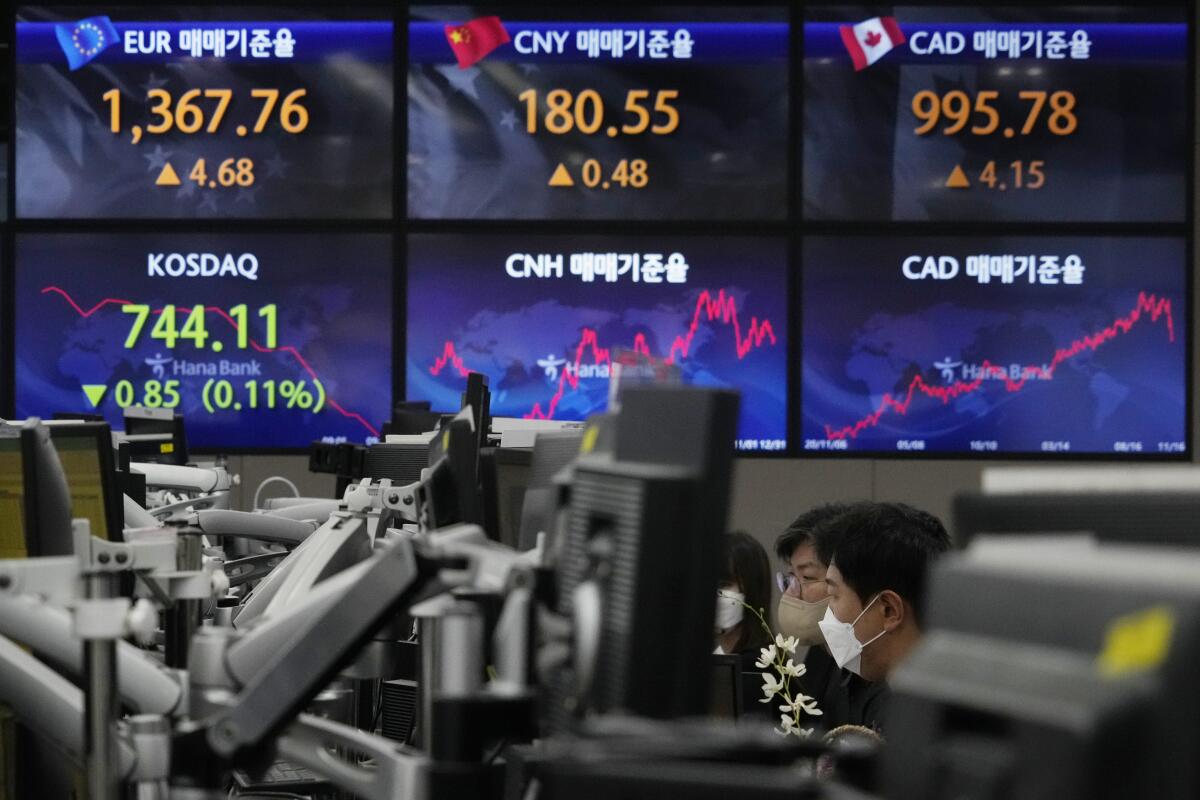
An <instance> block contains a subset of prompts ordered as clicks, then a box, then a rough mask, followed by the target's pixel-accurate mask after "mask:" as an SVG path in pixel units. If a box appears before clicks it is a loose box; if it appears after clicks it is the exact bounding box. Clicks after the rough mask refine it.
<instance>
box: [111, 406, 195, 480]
mask: <svg viewBox="0 0 1200 800" xmlns="http://www.w3.org/2000/svg"><path fill="white" fill-rule="evenodd" d="M125 438H126V439H127V440H128V441H129V442H130V444H131V448H132V453H133V460H134V461H152V462H155V463H158V464H177V465H179V466H183V465H186V464H187V460H188V449H187V433H186V431H185V430H184V426H183V415H182V414H175V413H172V412H171V411H170V410H168V409H160V408H127V409H125Z"/></svg>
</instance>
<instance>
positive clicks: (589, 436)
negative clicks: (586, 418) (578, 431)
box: [579, 425, 600, 453]
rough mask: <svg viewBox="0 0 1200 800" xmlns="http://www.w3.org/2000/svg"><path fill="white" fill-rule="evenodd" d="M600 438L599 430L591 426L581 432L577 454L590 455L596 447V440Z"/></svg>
mask: <svg viewBox="0 0 1200 800" xmlns="http://www.w3.org/2000/svg"><path fill="white" fill-rule="evenodd" d="M599 438H600V429H599V428H597V427H596V426H594V425H593V426H592V427H590V428H588V429H587V430H586V431H584V432H583V441H582V442H580V443H579V452H581V453H590V452H592V450H593V449H594V448H595V447H596V440H597V439H599Z"/></svg>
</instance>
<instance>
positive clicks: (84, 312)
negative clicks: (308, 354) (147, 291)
mask: <svg viewBox="0 0 1200 800" xmlns="http://www.w3.org/2000/svg"><path fill="white" fill-rule="evenodd" d="M42 294H57V295H59V296H60V297H62V299H63V300H66V301H67V304H68V305H69V306H71V308H73V309H75V311H76V313H78V314H79V316H81V317H83V318H84V319H87V318H88V317H90V316H92V315H93V314H95V313H96V312H97V311H99V310H101V309H102V308H105V307H106V306H110V305H116V306H127V305H132V304H133V301H132V300H122V299H120V298H117V297H106V298H104V299H103V300H101V301H100V302H98V303H96V304H95V305H94V306H92V307H91V308H88V309H84V308H83V307H82V306H80V305H79V303H77V302H75V298H73V297H71V295H70V294H69V293H68V292H67V291H66V290H64V289H61V288H59V287H58V286H47V287H46V288H44V289H42ZM180 307H181V308H184V307H190V306H180ZM204 310H205V311H206V312H209V311H211V312H213V313H214V314H216V315H217V316H219V317H221V319H223V320H225V321H226V322H228V323H229V325H230V326H231V327H232V328H233V329H234V330H237V322H235V321H234V319H233V317H231V316H229V314H228V313H227V312H226V311H225V310H224V309H221V308H217V307H216V306H205V307H204ZM152 313H154V314H161V313H162V309H161V308H156V309H153V311H152ZM248 341H249V344H250V347H252V348H253V349H254V350H255V351H257V352H259V353H286V354H288V355H290V356H291V357H292V358H294V359H295V360H296V363H298V364H299V365H300V368H301V369H302V370H304V372H305V373H307V374H308V376H309V377H310V378H312V379H313V380H314V381H320V377H319V376H318V375H317V372H316V370H314V369H313V368H312V365H310V364H309V363H308V360H307V359H305V358H304V356H303V354H301V352H300V351H299V350H297V349H296V348H295V347H292V346H291V345H285V346H283V347H264V346H263V345H261V344H259V343H258V342H256V341H254V340H253V339H249V340H248ZM325 404H326V405H328V406H329V407H330V408H332V409H333V410H334V411H336V412H338V413H339V414H341V415H342V416H343V417H345V418H346V419H351V420H354V421H355V422H357V423H358V424H360V425H362V426H363V427H364V428H366V429H367V430H368V431H369V432H370V433H371V435H372V436H376V437H377V436H379V430H378V429H377V428H376V427H375V426H374V425H372V424H371V423H370V422H368V421H367V419H366V418H365V417H363V416H362V415H361V414H358V413H356V412H353V411H347V410H346V409H345V408H343V407H342V406H341V405H340V404H339V403H338V402H337V401H336V400H334V399H333V398H332V397H329V396H328V395H326V397H325Z"/></svg>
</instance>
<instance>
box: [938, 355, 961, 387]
mask: <svg viewBox="0 0 1200 800" xmlns="http://www.w3.org/2000/svg"><path fill="white" fill-rule="evenodd" d="M962 365H963V362H961V361H954V360H953V359H951V358H950V356H946V358H945V360H943V361H935V362H933V368H934V369H936V370H939V371H940V372H941V373H942V380H944V381H945V382H946V383H954V370H956V369H958V368H959V367H961V366H962Z"/></svg>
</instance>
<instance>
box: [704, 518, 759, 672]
mask: <svg viewBox="0 0 1200 800" xmlns="http://www.w3.org/2000/svg"><path fill="white" fill-rule="evenodd" d="M721 563H722V564H723V565H724V570H723V574H722V576H721V582H720V583H719V584H718V587H717V616H716V625H715V627H716V631H715V634H716V650H715V651H714V652H717V653H725V654H728V655H737V656H740V657H741V659H742V671H743V672H750V671H753V670H755V669H757V668H756V667H755V666H754V662H755V660H757V659H758V655H759V650H760V649H761V648H763V647H766V646H767V645H768V644H770V642H771V635H770V633H768V632H767V631H766V630H764V629H763V626H762V623H761V622H759V620H758V617H757V616H755V615H754V614H753V613H751V612H750V611H747V610H746V606H747V605H748V606H750V607H751V608H757V609H759V610H760V611H762V613H763V616H768V614H769V611H768V609H769V607H770V603H771V562H770V560H769V559H768V558H767V551H766V550H764V549H763V546H762V545H761V544H759V543H758V542H757V541H756V540H755V539H754V538H753V537H752V536H750V535H749V534H746V533H742V532H740V531H739V532H737V533H729V534H726V535H725V553H724V558H723V559H722V562H721ZM743 603H744V604H745V605H743ZM769 621H770V618H769V616H768V623H769Z"/></svg>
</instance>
